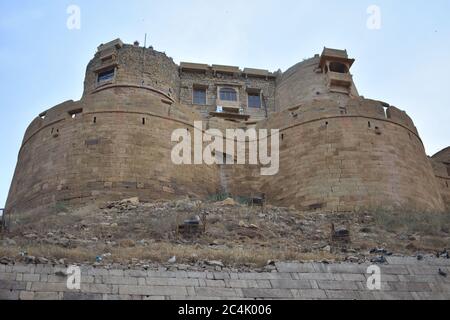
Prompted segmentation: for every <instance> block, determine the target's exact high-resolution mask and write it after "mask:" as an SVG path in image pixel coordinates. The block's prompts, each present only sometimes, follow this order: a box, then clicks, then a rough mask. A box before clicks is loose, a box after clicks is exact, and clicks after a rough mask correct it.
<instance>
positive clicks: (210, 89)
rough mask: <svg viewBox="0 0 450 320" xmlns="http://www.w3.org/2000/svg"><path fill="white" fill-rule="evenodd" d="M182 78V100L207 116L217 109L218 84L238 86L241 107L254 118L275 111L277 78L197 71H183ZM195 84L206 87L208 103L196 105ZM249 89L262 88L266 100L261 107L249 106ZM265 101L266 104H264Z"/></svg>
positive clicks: (259, 117)
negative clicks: (194, 100)
mask: <svg viewBox="0 0 450 320" xmlns="http://www.w3.org/2000/svg"><path fill="white" fill-rule="evenodd" d="M180 78H181V92H180V102H181V103H182V104H185V105H187V106H191V107H193V108H195V109H196V110H198V111H199V112H200V113H202V114H203V115H204V116H205V117H207V116H209V112H211V111H215V110H216V107H217V105H218V103H217V102H216V99H217V86H218V85H224V84H228V85H234V86H237V88H238V91H239V102H240V107H241V108H243V109H244V111H245V114H249V115H251V116H252V118H251V119H252V120H261V119H264V118H265V117H266V108H267V113H268V114H270V113H273V112H274V111H275V79H274V78H269V79H265V78H258V77H250V76H249V77H248V78H245V77H244V76H231V75H216V76H213V74H212V73H211V74H204V73H198V72H197V73H196V72H188V71H183V72H181V74H180ZM194 86H203V87H205V88H207V89H206V105H205V106H200V105H194V104H193V100H192V97H193V88H194ZM247 89H259V90H261V92H262V94H263V96H264V97H265V100H264V101H261V103H262V104H263V105H262V106H261V108H248V101H247V100H248V99H247ZM264 103H266V105H265V106H264Z"/></svg>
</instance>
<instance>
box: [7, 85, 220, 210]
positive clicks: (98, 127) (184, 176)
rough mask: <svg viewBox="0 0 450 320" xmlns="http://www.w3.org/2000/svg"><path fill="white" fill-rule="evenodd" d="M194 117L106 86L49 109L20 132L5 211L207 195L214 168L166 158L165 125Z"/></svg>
mask: <svg viewBox="0 0 450 320" xmlns="http://www.w3.org/2000/svg"><path fill="white" fill-rule="evenodd" d="M80 108H82V112H81V113H79V114H77V115H76V117H75V118H74V119H72V118H71V116H70V114H69V112H71V111H72V110H76V109H78V110H79V109H80ZM194 119H195V118H194V117H193V114H192V113H191V111H190V110H186V109H184V108H183V107H182V106H179V105H176V104H173V105H168V104H166V103H164V102H162V98H161V96H158V95H157V94H154V93H153V92H149V91H148V90H147V89H142V88H141V89H139V88H110V89H107V90H103V91H101V92H98V93H95V94H93V95H89V96H86V97H85V98H84V99H83V100H82V101H80V102H67V103H64V104H62V105H60V106H57V107H55V108H53V109H50V110H49V111H48V112H47V114H46V117H45V119H42V118H37V119H35V120H34V121H33V123H32V124H31V125H30V128H29V129H28V130H27V133H26V136H25V139H24V142H23V145H22V147H21V150H20V153H19V158H18V164H17V168H16V171H15V175H14V179H13V183H12V186H11V190H10V193H9V197H8V201H7V206H6V208H7V210H10V212H13V213H14V212H17V211H21V210H28V209H30V208H36V207H39V206H46V205H50V204H53V203H55V202H57V201H72V202H75V203H78V202H80V203H84V202H88V201H91V200H92V199H103V198H104V199H107V200H113V199H123V198H124V197H127V196H139V197H140V198H141V199H142V200H146V199H159V198H167V199H169V198H174V197H178V196H187V195H189V196H193V197H205V196H206V195H207V194H212V193H215V192H216V186H217V185H218V177H217V172H216V168H214V167H210V166H202V165H200V166H176V165H174V164H172V162H171V151H172V147H173V144H172V142H171V134H172V132H173V130H175V129H178V128H186V129H187V130H190V131H191V132H192V131H193V121H194Z"/></svg>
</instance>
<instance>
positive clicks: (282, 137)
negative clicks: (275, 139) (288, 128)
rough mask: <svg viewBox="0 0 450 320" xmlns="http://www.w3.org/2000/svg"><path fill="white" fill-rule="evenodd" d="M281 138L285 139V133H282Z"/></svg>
mask: <svg viewBox="0 0 450 320" xmlns="http://www.w3.org/2000/svg"><path fill="white" fill-rule="evenodd" d="M281 140H282V141H283V140H284V133H282V134H281Z"/></svg>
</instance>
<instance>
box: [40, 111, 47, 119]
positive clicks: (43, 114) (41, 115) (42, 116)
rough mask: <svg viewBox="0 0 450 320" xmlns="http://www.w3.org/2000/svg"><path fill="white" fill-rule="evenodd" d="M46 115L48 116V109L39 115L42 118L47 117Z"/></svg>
mask: <svg viewBox="0 0 450 320" xmlns="http://www.w3.org/2000/svg"><path fill="white" fill-rule="evenodd" d="M46 116H47V111H46V112H42V113H41V114H40V115H39V117H40V118H41V119H45V117H46Z"/></svg>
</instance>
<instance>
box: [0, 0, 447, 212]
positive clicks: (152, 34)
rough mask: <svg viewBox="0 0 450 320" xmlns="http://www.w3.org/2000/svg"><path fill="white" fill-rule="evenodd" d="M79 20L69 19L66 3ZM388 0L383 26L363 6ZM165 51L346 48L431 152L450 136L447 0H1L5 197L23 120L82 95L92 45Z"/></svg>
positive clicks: (201, 55)
mask: <svg viewBox="0 0 450 320" xmlns="http://www.w3.org/2000/svg"><path fill="white" fill-rule="evenodd" d="M70 5H77V6H78V7H79V8H80V13H81V15H80V17H81V20H80V21H81V25H80V26H81V28H80V29H79V30H78V29H72V30H70V29H68V28H67V20H68V18H69V16H70V14H68V13H67V8H68V7H69V6H70ZM371 5H376V6H378V7H379V8H380V9H381V29H378V30H371V29H369V28H368V27H367V20H368V19H369V18H370V16H371V15H370V14H368V13H367V9H368V7H369V6H371ZM145 33H147V34H148V42H147V44H148V45H153V46H154V48H155V49H156V50H159V51H165V52H166V53H167V54H168V55H169V56H171V57H173V58H174V60H175V62H177V63H178V62H179V61H192V62H203V63H211V64H212V63H216V64H231V65H236V66H240V67H255V68H264V69H269V70H271V71H276V70H278V69H282V70H283V71H284V70H286V69H287V68H289V67H290V66H292V65H293V64H295V63H297V62H299V61H301V60H303V59H304V58H309V57H312V56H313V55H314V54H315V53H320V52H321V51H322V49H323V47H324V46H327V47H332V48H342V49H347V50H348V52H349V55H350V56H351V57H353V58H355V59H356V63H355V64H354V67H353V68H352V73H353V75H354V80H355V82H356V86H357V88H358V90H359V92H360V94H361V95H364V96H365V97H367V98H374V99H379V100H384V101H386V102H388V103H390V104H391V105H395V106H397V107H399V108H400V109H403V110H405V111H407V113H408V114H409V115H410V116H411V117H412V118H413V120H414V122H415V124H416V126H417V128H418V130H419V133H420V135H421V137H422V139H423V141H424V144H425V147H426V151H427V153H428V154H429V155H432V154H434V153H436V152H437V151H439V150H441V149H443V148H445V147H447V146H449V145H450V125H449V123H450V109H449V108H450V81H449V77H450V1H448V0H433V1H419V0H417V1H414V0H413V1H411V0H410V1H392V0H386V1H375V0H373V1H365V0H345V1H342V0H340V1H338V0H328V1H325V0H310V1H299V0H292V1H283V0H278V1H268V0H266V1H260V0H259V1H251V0H245V1H244V0H236V1H234V0H227V1H216V0H205V1H203V0H197V1H188V0H184V1H175V0H164V1H150V0H146V1H133V0H127V1H123V0H122V1H120V0H116V1H112V0H109V1H107V0H96V1H92V0H91V1H84V0H72V1H63V0H45V1H44V0H21V1H10V0H0V115H1V125H0V134H1V138H0V150H1V157H0V166H1V171H0V207H3V204H4V203H5V202H6V197H7V192H8V189H9V185H10V182H11V179H12V175H13V172H14V168H15V164H16V159H17V154H18V151H19V147H20V144H21V140H22V138H23V134H24V132H25V129H26V127H27V126H28V124H29V123H30V122H31V121H32V120H33V118H34V117H36V116H37V115H38V114H39V113H40V112H42V111H44V110H46V109H48V108H50V107H52V106H54V105H56V104H58V103H60V102H63V101H65V100H69V99H73V100H77V99H79V98H80V97H81V94H82V87H83V79H84V72H85V68H86V65H87V63H88V62H89V60H90V59H91V58H92V57H93V55H94V53H95V51H96V48H97V46H98V45H99V44H100V43H104V42H107V41H110V40H113V39H115V38H121V39H122V40H123V41H124V42H127V43H132V42H133V41H134V40H139V41H140V42H141V43H143V40H144V34H145Z"/></svg>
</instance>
